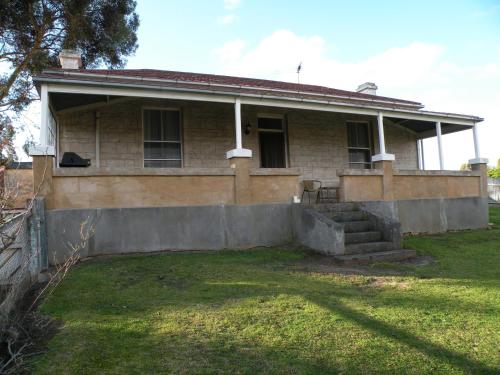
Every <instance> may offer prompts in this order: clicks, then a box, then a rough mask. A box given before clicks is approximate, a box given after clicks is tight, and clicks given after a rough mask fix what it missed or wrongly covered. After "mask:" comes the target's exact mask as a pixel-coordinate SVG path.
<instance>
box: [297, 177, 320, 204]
mask: <svg viewBox="0 0 500 375" xmlns="http://www.w3.org/2000/svg"><path fill="white" fill-rule="evenodd" d="M302 183H303V184H304V190H303V191H302V197H301V198H300V201H301V202H304V194H305V193H307V198H308V200H309V204H311V194H313V196H315V198H314V202H315V203H318V201H319V195H320V190H321V186H322V184H321V181H319V180H304V181H302Z"/></svg>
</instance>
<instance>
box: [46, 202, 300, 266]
mask: <svg viewBox="0 0 500 375" xmlns="http://www.w3.org/2000/svg"><path fill="white" fill-rule="evenodd" d="M46 215H47V228H48V231H47V232H48V247H49V262H50V263H51V264H56V263H60V262H61V261H63V260H64V259H65V258H66V257H67V255H68V254H69V253H70V252H71V245H73V246H75V245H78V244H81V243H83V242H84V241H83V240H82V238H84V237H85V236H88V234H91V235H90V236H89V237H90V239H89V241H88V243H86V244H85V246H84V247H83V248H82V250H81V255H82V256H83V257H85V256H92V255H100V254H119V253H130V252H151V251H161V250H219V249H224V248H232V249H234V248H251V247H256V246H273V245H280V244H283V243H287V242H290V241H291V240H292V238H293V232H292V225H291V204H266V205H246V206H238V205H218V206H177V207H143V208H96V209H59V210H50V211H47V213H46ZM82 228H83V231H82ZM82 232H83V235H82Z"/></svg>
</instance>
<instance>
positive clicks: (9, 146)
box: [0, 112, 17, 165]
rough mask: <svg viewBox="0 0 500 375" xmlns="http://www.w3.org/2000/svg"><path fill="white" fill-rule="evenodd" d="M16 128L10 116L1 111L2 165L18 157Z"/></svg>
mask: <svg viewBox="0 0 500 375" xmlns="http://www.w3.org/2000/svg"><path fill="white" fill-rule="evenodd" d="M15 134H16V132H15V129H14V126H13V125H12V122H11V121H10V118H8V117H7V116H4V115H3V114H2V113H1V112H0V165H4V164H6V163H8V162H9V161H11V160H15V159H17V155H16V150H15V148H14V137H15Z"/></svg>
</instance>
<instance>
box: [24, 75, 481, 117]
mask: <svg viewBox="0 0 500 375" xmlns="http://www.w3.org/2000/svg"><path fill="white" fill-rule="evenodd" d="M34 82H35V85H36V86H37V87H38V88H37V89H39V86H40V84H41V83H47V84H56V85H57V84H60V85H63V84H69V85H74V86H80V87H85V86H89V87H102V88H106V87H108V88H113V87H115V88H130V89H143V90H144V89H145V90H151V91H163V92H169V91H171V92H181V93H186V94H190V93H200V94H205V95H207V96H210V95H222V96H226V97H227V98H234V97H246V98H253V100H254V101H256V102H257V101H262V100H271V101H273V100H274V101H276V102H278V101H279V102H290V103H310V104H317V105H326V106H329V105H330V106H344V107H353V108H360V109H367V110H372V111H382V112H384V111H385V112H395V114H396V113H399V116H401V113H406V114H408V116H412V115H416V116H419V117H420V116H430V117H440V118H443V119H449V120H451V121H450V122H453V119H455V121H457V120H464V121H467V122H471V125H465V126H472V124H473V123H478V122H481V121H483V120H484V119H483V118H481V117H478V116H471V115H462V114H453V113H447V112H434V111H423V110H422V109H421V107H419V108H411V107H406V108H404V106H401V105H399V106H398V105H394V106H393V107H390V106H388V105H387V103H383V104H385V106H380V105H378V106H377V105H376V104H377V102H375V101H373V102H370V103H369V104H368V103H367V104H359V103H345V102H338V101H333V100H310V99H303V98H296V97H285V96H271V95H260V94H259V95H256V94H249V93H235V92H231V91H227V92H225V91H214V90H210V89H209V90H206V89H205V90H203V89H186V88H178V87H177V88H176V87H163V86H151V85H147V84H128V83H116V82H102V81H89V80H84V81H82V80H75V79H66V78H55V77H54V78H47V77H34ZM343 99H344V100H349V98H343ZM351 100H352V101H355V99H351ZM379 104H381V103H379ZM402 107H403V108H402ZM387 115H388V116H389V113H387ZM424 121H425V120H424Z"/></svg>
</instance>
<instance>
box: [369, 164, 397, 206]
mask: <svg viewBox="0 0 500 375" xmlns="http://www.w3.org/2000/svg"><path fill="white" fill-rule="evenodd" d="M392 163H393V161H392V160H379V161H375V162H374V165H375V169H381V170H382V171H383V173H384V174H383V176H382V197H383V198H382V199H383V200H384V201H391V200H393V199H394V189H393V166H392Z"/></svg>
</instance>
